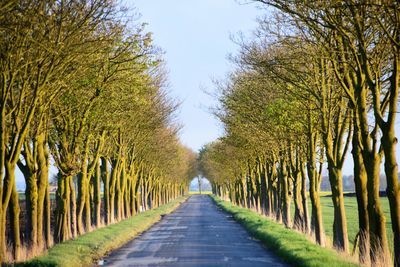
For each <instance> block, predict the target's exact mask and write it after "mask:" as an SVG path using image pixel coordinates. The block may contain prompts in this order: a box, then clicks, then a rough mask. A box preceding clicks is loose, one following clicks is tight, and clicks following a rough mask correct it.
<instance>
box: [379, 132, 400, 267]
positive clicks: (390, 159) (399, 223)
mask: <svg viewBox="0 0 400 267" xmlns="http://www.w3.org/2000/svg"><path fill="white" fill-rule="evenodd" d="M381 143H382V146H383V151H384V153H385V174H386V180H387V188H386V193H387V198H388V199H389V205H390V217H391V219H392V230H393V246H394V247H393V248H394V266H396V267H398V266H400V186H399V180H398V179H399V178H398V165H397V160H396V143H397V139H396V137H395V135H394V127H392V128H389V129H387V130H385V131H383V135H382V138H381Z"/></svg>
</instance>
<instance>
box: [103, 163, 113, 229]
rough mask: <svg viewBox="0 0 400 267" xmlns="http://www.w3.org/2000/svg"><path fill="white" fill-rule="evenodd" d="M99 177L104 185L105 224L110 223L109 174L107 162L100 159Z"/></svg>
mask: <svg viewBox="0 0 400 267" xmlns="http://www.w3.org/2000/svg"><path fill="white" fill-rule="evenodd" d="M101 177H102V180H103V184H104V193H103V197H104V217H105V218H104V221H105V223H106V224H110V223H111V210H110V173H109V170H108V160H107V158H105V157H101Z"/></svg>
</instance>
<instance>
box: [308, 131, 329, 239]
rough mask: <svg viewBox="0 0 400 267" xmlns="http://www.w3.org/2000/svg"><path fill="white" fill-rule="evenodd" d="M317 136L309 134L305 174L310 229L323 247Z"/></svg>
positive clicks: (323, 233)
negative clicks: (309, 209) (308, 184)
mask: <svg viewBox="0 0 400 267" xmlns="http://www.w3.org/2000/svg"><path fill="white" fill-rule="evenodd" d="M316 141H317V134H316V133H312V132H309V140H308V153H307V154H308V160H307V172H308V179H309V182H310V199H311V208H312V218H311V229H312V230H313V231H314V234H315V239H316V241H317V243H318V244H320V245H321V246H325V232H324V225H323V221H322V207H321V203H320V199H319V188H320V181H319V177H318V172H317V162H316V159H317V152H316Z"/></svg>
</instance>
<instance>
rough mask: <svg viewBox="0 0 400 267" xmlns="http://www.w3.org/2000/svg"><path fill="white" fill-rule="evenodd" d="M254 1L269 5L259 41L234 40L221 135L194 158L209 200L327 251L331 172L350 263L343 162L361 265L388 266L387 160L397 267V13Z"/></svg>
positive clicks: (369, 5) (339, 237) (376, 6)
mask: <svg viewBox="0 0 400 267" xmlns="http://www.w3.org/2000/svg"><path fill="white" fill-rule="evenodd" d="M256 2H258V3H261V4H262V5H267V6H268V8H267V10H268V11H270V14H271V15H270V16H268V17H266V18H264V19H261V20H260V26H259V27H258V29H257V31H256V34H255V38H253V39H252V40H250V41H247V40H245V39H243V38H242V39H240V40H238V41H239V43H240V45H241V51H240V53H239V55H237V56H236V57H233V58H232V60H233V61H234V62H235V64H236V66H237V68H236V70H235V71H234V72H233V73H231V74H230V75H229V76H228V77H227V79H226V80H225V81H221V82H218V83H217V85H218V87H219V88H220V90H219V91H220V95H219V103H220V106H219V107H218V108H217V109H216V112H215V113H216V115H217V116H218V117H219V119H220V120H221V121H222V123H223V125H224V127H225V131H226V135H225V136H224V137H222V138H220V139H219V140H218V141H216V142H214V143H211V144H209V145H207V146H205V147H204V149H203V150H202V151H201V153H200V166H201V169H202V172H203V174H204V175H205V176H206V177H207V178H209V179H210V180H211V181H212V183H213V191H214V192H215V193H216V194H218V195H220V196H222V197H226V198H229V199H230V200H231V201H232V202H234V203H236V204H238V205H242V206H244V207H249V208H256V209H257V210H258V211H260V212H262V213H264V214H266V215H269V216H275V217H276V219H277V220H278V221H283V223H284V224H285V225H286V226H287V227H294V228H297V229H299V230H301V231H303V232H305V233H310V231H311V232H312V233H313V234H314V235H315V238H316V242H317V243H319V244H321V245H325V242H326V241H325V238H324V229H323V223H322V220H323V218H322V210H321V204H320V199H319V190H320V183H321V178H322V172H323V169H324V168H326V167H327V169H328V176H329V182H330V185H331V188H332V203H333V208H334V223H333V226H332V227H333V233H334V236H333V245H334V246H335V247H336V248H337V249H338V250H341V251H345V252H348V251H349V249H350V248H349V236H348V233H347V223H346V214H345V209H344V198H343V188H342V187H343V185H342V169H343V165H344V161H345V158H346V156H347V154H349V153H348V152H351V155H352V159H353V163H354V182H355V191H356V195H357V202H358V218H359V233H358V235H357V238H358V247H359V258H360V262H362V263H372V264H373V265H374V264H378V263H383V264H388V262H389V261H391V260H390V259H388V255H390V252H389V250H390V249H389V247H388V240H387V235H386V224H385V216H384V214H383V212H382V207H381V203H380V197H379V181H380V179H379V178H380V166H381V162H382V161H383V160H384V172H385V176H386V181H387V189H386V193H387V198H388V200H389V203H390V216H391V220H392V231H393V244H394V251H393V253H394V257H393V260H394V265H395V266H400V188H399V180H398V166H397V159H396V143H397V138H396V137H395V121H396V113H397V106H398V93H399V83H400V69H399V68H400V46H399V45H400V20H399V19H400V8H399V5H398V3H394V2H390V1H388V2H386V1H383V2H375V1H372V2H371V1H280V0H271V1H261V0H260V1H256ZM307 187H309V190H308V191H309V197H310V200H311V207H312V208H311V211H309V210H308V206H307V201H308V192H307ZM292 200H293V202H294V209H295V212H294V214H295V215H294V219H293V222H292V221H291V219H292V218H291V215H290V203H291V201H292ZM309 213H311V220H310V219H309ZM351 238H353V237H351Z"/></svg>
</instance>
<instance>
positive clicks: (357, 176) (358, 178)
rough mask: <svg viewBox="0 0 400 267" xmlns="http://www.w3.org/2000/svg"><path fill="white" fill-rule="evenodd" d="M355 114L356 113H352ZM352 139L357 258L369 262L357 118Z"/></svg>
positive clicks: (366, 194)
mask: <svg viewBox="0 0 400 267" xmlns="http://www.w3.org/2000/svg"><path fill="white" fill-rule="evenodd" d="M354 116H356V115H354ZM353 121H354V122H353V129H354V131H353V139H352V147H353V148H352V151H351V153H352V155H353V162H354V184H355V191H356V196H357V207H358V226H359V232H358V240H359V241H358V247H359V259H360V262H361V263H364V264H369V263H370V260H371V259H370V254H369V252H370V238H369V216H368V207H367V205H368V191H367V173H366V170H365V167H364V162H363V158H362V155H361V151H360V132H359V129H358V119H357V118H356V117H355V118H354V119H353Z"/></svg>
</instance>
